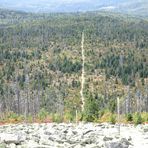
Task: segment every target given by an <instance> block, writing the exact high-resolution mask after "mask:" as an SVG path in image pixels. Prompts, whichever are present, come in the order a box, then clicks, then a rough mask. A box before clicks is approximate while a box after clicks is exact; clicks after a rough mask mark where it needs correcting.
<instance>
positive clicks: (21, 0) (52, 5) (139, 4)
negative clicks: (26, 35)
mask: <svg viewBox="0 0 148 148" xmlns="http://www.w3.org/2000/svg"><path fill="white" fill-rule="evenodd" d="M0 8H6V9H12V10H21V11H26V12H75V11H90V10H104V9H106V10H113V9H114V10H115V9H116V10H117V11H120V10H122V11H127V12H129V11H131V12H132V11H135V10H138V11H139V10H140V11H143V9H144V11H143V13H145V12H147V11H146V10H148V0H0ZM129 8H130V9H129Z"/></svg>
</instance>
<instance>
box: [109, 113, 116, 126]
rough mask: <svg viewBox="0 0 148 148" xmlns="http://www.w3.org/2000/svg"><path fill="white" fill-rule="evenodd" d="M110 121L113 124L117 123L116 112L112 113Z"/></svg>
mask: <svg viewBox="0 0 148 148" xmlns="http://www.w3.org/2000/svg"><path fill="white" fill-rule="evenodd" d="M109 121H110V123H111V124H115V123H116V116H115V115H114V114H112V115H111V116H110V119H109Z"/></svg>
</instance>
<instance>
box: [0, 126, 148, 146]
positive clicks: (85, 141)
mask: <svg viewBox="0 0 148 148" xmlns="http://www.w3.org/2000/svg"><path fill="white" fill-rule="evenodd" d="M0 148H148V125H138V126H136V127H135V126H134V125H121V128H120V135H119V129H118V125H110V124H107V123H106V124H93V123H87V124H84V123H79V124H77V125H76V124H65V123H61V124H56V123H49V124H18V125H4V126H0Z"/></svg>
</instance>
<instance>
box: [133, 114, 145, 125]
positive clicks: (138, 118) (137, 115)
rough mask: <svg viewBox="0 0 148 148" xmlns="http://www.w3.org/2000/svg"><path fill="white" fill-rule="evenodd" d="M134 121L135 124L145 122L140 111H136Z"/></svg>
mask: <svg viewBox="0 0 148 148" xmlns="http://www.w3.org/2000/svg"><path fill="white" fill-rule="evenodd" d="M133 121H134V124H135V125H138V124H142V123H143V119H142V117H141V114H140V113H135V114H134V117H133Z"/></svg>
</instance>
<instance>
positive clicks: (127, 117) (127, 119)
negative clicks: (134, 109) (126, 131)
mask: <svg viewBox="0 0 148 148" xmlns="http://www.w3.org/2000/svg"><path fill="white" fill-rule="evenodd" d="M125 117H126V121H128V122H131V121H133V115H132V114H131V113H128V114H126V116H125Z"/></svg>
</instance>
